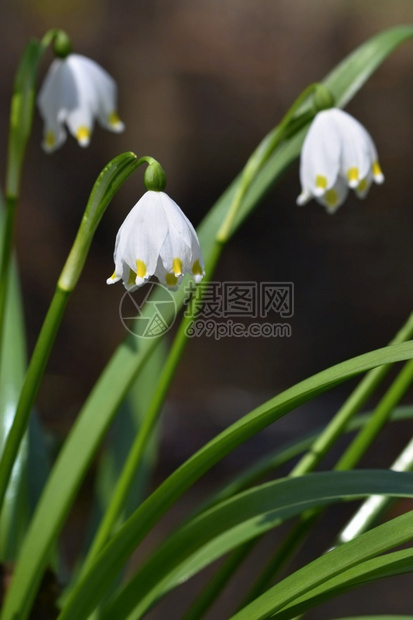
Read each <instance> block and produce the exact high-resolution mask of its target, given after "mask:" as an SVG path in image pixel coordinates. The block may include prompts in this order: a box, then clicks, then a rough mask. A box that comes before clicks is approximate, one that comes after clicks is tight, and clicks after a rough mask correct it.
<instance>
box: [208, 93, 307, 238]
mask: <svg viewBox="0 0 413 620" xmlns="http://www.w3.org/2000/svg"><path fill="white" fill-rule="evenodd" d="M316 88H317V84H310V86H308V87H307V88H306V89H305V90H304V91H303V92H302V93H301V94H300V95H299V96H298V97H297V99H296V100H295V101H294V103H293V105H292V106H291V107H290V108H289V110H288V112H287V113H286V114H285V116H284V117H283V119H282V120H281V122H280V124H279V125H277V127H275V129H273V131H271V132H270V133H269V134H268V135H267V136H266V137H265V138H264V139H263V140H262V142H261V143H260V144H259V145H258V147H257V148H256V149H255V151H254V152H253V153H252V155H251V156H250V158H249V159H248V161H247V164H246V166H245V168H244V170H243V173H242V177H241V183H240V185H239V186H238V189H237V191H236V194H235V196H234V199H233V201H232V204H231V206H230V207H229V209H228V213H227V216H226V218H225V219H224V221H223V222H222V225H221V227H220V229H219V230H218V233H217V240H218V241H219V242H221V243H225V242H226V241H228V239H229V236H230V234H231V229H232V226H233V223H234V221H235V219H236V217H237V214H238V211H239V209H240V206H241V203H242V201H243V199H244V196H245V194H246V193H247V191H248V189H249V187H250V185H251V183H252V181H253V179H254V177H255V175H256V174H257V173H258V172H259V171H260V170H261V168H262V167H263V166H264V165H265V164H266V162H267V161H268V159H269V158H270V157H271V155H272V153H273V152H274V151H275V149H276V148H277V147H278V146H279V144H280V143H281V142H282V141H283V140H284V139H285V138H286V137H287V130H288V128H289V125H290V123H291V121H292V120H293V118H294V115H295V113H296V112H297V110H298V109H299V108H300V106H302V104H303V103H304V101H305V100H306V99H308V97H309V96H310V95H311V94H312V93H313V92H314V91H315V89H316ZM313 115H314V113H310V114H308V113H307V114H303V115H302V117H299V118H298V119H295V120H296V121H297V120H299V121H301V124H306V123H307V122H308V121H309V120H310V118H311V117H312V116H313ZM298 128H299V127H296V128H295V131H297V130H298Z"/></svg>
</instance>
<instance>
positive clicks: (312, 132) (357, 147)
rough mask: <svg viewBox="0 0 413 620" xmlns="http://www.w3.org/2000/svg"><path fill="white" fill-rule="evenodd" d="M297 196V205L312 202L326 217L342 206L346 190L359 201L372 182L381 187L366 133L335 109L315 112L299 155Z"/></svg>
mask: <svg viewBox="0 0 413 620" xmlns="http://www.w3.org/2000/svg"><path fill="white" fill-rule="evenodd" d="M300 180H301V188H302V189H301V194H300V195H299V196H298V198H297V204H299V205H304V204H305V203H306V202H308V201H309V200H311V198H315V199H316V200H317V201H318V202H319V203H321V204H322V205H324V206H325V207H326V209H327V211H328V212H329V213H334V212H335V211H336V210H337V209H338V207H339V206H340V205H341V204H343V202H344V200H345V199H346V197H347V194H348V191H349V188H351V189H354V190H355V192H356V194H357V195H358V196H359V197H360V198H364V196H366V194H367V192H368V190H369V188H370V185H371V183H372V182H373V181H375V182H376V183H383V181H384V176H383V173H382V171H381V168H380V164H379V161H378V157H377V151H376V147H375V146H374V143H373V140H372V138H371V136H370V134H369V133H368V132H367V131H366V129H365V128H364V127H363V126H362V125H361V124H360V123H359V122H358V121H357V120H356V119H355V118H353V117H352V116H350V114H348V113H347V112H344V111H343V110H340V109H338V108H330V109H328V110H323V111H322V112H319V113H318V114H317V115H316V116H315V118H314V120H313V122H312V124H311V127H310V129H309V131H308V133H307V136H306V138H305V141H304V144H303V148H302V151H301V163H300Z"/></svg>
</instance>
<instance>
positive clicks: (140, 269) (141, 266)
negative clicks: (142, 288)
mask: <svg viewBox="0 0 413 620" xmlns="http://www.w3.org/2000/svg"><path fill="white" fill-rule="evenodd" d="M136 275H137V276H138V278H144V277H145V276H146V265H145V263H144V262H143V260H140V259H139V258H138V260H137V261H136ZM136 275H135V277H136Z"/></svg>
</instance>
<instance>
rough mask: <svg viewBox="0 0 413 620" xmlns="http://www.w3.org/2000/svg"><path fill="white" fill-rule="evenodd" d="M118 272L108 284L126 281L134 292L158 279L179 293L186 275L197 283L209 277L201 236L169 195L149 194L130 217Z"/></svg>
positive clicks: (118, 251)
mask: <svg viewBox="0 0 413 620" xmlns="http://www.w3.org/2000/svg"><path fill="white" fill-rule="evenodd" d="M113 258H114V262H115V271H114V272H113V274H112V276H111V277H110V278H108V279H107V280H106V282H107V284H114V283H115V282H118V281H119V280H123V284H124V286H125V288H126V289H127V290H134V289H136V288H137V287H139V286H142V285H143V284H145V282H146V281H147V280H149V278H150V277H151V276H153V275H155V276H156V277H157V278H158V279H159V281H160V282H161V283H162V284H166V286H168V288H171V289H172V290H176V289H177V288H178V285H179V283H180V282H181V280H182V279H183V277H184V275H185V274H186V273H189V274H191V275H192V276H193V278H194V280H195V282H196V283H197V284H198V283H199V282H201V280H202V278H203V277H204V275H205V270H204V262H203V259H202V254H201V248H200V245H199V240H198V236H197V234H196V232H195V229H194V227H193V226H192V224H191V222H190V221H189V220H188V218H187V217H186V216H185V215H184V213H183V212H182V211H181V209H180V208H179V207H178V205H177V204H176V202H174V201H173V200H172V199H171V198H170V197H169V196H168V195H167V194H165V192H159V191H152V190H150V191H147V192H146V193H145V194H144V195H143V196H142V198H141V199H140V200H139V201H138V202H137V203H136V205H135V206H134V207H133V209H132V210H131V211H130V213H129V215H128V216H127V217H126V219H125V221H124V222H123V224H122V226H121V227H120V229H119V232H118V234H117V237H116V243H115V252H114V256H113Z"/></svg>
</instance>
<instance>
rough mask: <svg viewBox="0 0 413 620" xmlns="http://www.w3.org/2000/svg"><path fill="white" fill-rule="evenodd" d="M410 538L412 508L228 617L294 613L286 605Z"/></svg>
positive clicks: (260, 618)
mask: <svg viewBox="0 0 413 620" xmlns="http://www.w3.org/2000/svg"><path fill="white" fill-rule="evenodd" d="M412 538H413V511H411V512H408V513H406V514H404V515H402V516H400V517H397V518H395V519H392V520H391V521H388V522H387V523H384V524H383V525H379V526H378V527H376V528H374V529H373V530H370V531H369V532H366V533H365V534H362V535H361V536H359V537H357V538H356V539H355V540H352V541H350V542H348V543H346V544H344V545H342V546H341V547H337V548H335V549H333V550H332V551H330V552H329V553H327V554H325V555H323V556H321V557H320V558H317V559H316V560H314V561H313V562H310V563H309V564H307V565H306V566H304V567H303V568H301V569H300V570H298V571H296V572H295V573H293V574H292V575H289V576H288V577H286V578H285V579H283V580H282V581H280V582H279V583H277V584H276V585H275V586H273V587H272V588H270V589H269V590H267V592H265V593H264V594H262V595H261V596H260V597H258V598H257V599H255V600H254V601H253V602H252V603H250V604H249V605H247V606H246V607H244V608H243V609H241V611H239V612H238V613H236V614H235V615H234V616H232V617H231V620H264V618H269V617H271V618H272V617H278V613H277V612H282V611H285V612H286V615H285V616H283V617H285V618H287V617H294V614H293V615H289V612H287V611H286V610H285V608H286V607H287V606H288V605H291V604H293V603H295V602H296V601H297V600H299V598H300V597H302V596H304V595H306V594H308V593H311V591H312V590H314V589H315V588H317V587H319V586H320V587H323V584H325V583H326V582H327V581H328V580H329V579H333V578H335V577H339V576H340V575H342V574H343V573H344V572H345V571H350V570H351V569H354V570H355V573H350V575H354V574H356V572H357V567H359V566H360V565H361V564H362V563H363V562H366V561H367V560H371V559H372V558H375V557H377V556H379V555H380V554H382V553H385V552H386V551H388V550H390V549H393V548H395V547H397V546H399V545H402V544H404V543H405V542H408V541H409V540H411V539H412ZM409 570H410V568H409ZM333 583H334V582H333ZM280 617H281V614H280Z"/></svg>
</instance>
